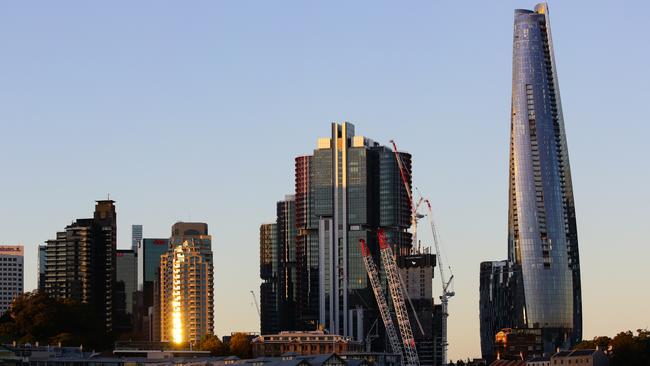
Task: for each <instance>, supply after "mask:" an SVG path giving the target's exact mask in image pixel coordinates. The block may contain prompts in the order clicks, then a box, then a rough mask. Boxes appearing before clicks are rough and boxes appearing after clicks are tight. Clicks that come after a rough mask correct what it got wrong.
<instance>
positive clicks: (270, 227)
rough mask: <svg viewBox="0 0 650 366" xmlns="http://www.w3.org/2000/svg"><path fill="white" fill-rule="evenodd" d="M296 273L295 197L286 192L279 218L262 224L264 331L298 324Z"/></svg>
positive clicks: (264, 332) (261, 258)
mask: <svg viewBox="0 0 650 366" xmlns="http://www.w3.org/2000/svg"><path fill="white" fill-rule="evenodd" d="M296 274H297V270H296V200H295V197H294V196H293V195H287V196H285V198H284V200H282V201H278V203H277V205H276V222H275V223H274V224H263V225H262V226H261V227H260V277H261V278H262V280H264V282H263V283H262V285H261V286H260V293H261V303H262V309H261V319H260V320H261V324H260V329H261V332H262V334H275V333H277V332H279V331H282V330H295V329H296V328H297V327H298V325H297V317H296V300H297V297H296V296H297V291H296Z"/></svg>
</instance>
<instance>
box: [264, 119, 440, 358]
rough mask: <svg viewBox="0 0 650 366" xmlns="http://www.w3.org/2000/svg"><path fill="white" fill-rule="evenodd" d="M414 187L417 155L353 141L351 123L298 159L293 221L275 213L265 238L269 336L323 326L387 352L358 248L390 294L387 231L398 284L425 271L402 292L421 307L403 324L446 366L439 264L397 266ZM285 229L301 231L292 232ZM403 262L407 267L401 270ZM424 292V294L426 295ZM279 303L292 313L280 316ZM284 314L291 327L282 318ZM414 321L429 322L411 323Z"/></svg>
mask: <svg viewBox="0 0 650 366" xmlns="http://www.w3.org/2000/svg"><path fill="white" fill-rule="evenodd" d="M393 146H394V144H393ZM410 187H411V155H410V154H408V153H405V152H398V151H397V149H396V147H394V148H393V149H391V148H390V147H387V146H383V145H381V144H379V143H377V142H375V141H373V140H372V139H369V138H367V137H364V136H359V135H356V134H355V128H354V126H353V125H352V124H350V123H342V124H338V123H333V124H332V125H331V135H330V137H326V138H320V139H318V142H317V146H316V149H315V150H314V151H313V154H310V155H304V156H299V157H297V158H296V159H295V192H294V194H293V195H291V196H288V197H291V210H289V211H292V213H293V216H292V217H290V218H289V217H287V212H289V211H287V210H279V209H278V210H277V219H276V222H275V223H274V224H270V225H263V226H262V227H261V230H260V233H261V234H260V258H261V268H260V269H261V273H260V274H261V277H262V279H263V280H264V283H263V284H262V286H261V288H260V290H261V301H260V303H261V311H260V313H261V329H262V330H263V332H262V333H263V334H264V330H268V331H271V330H272V331H273V333H276V332H278V331H285V330H305V331H311V330H315V329H318V328H322V329H324V330H326V331H327V332H329V333H331V334H337V335H341V336H343V337H347V338H349V339H351V340H353V341H356V342H363V343H364V344H365V345H366V349H367V350H368V351H387V350H390V349H391V346H389V343H390V340H389V337H388V334H387V329H386V323H385V321H384V319H382V317H381V309H380V308H381V307H380V306H379V305H378V302H377V297H376V294H375V293H374V290H373V287H372V284H371V279H370V277H369V274H368V272H367V271H366V268H365V264H364V257H363V256H362V254H361V252H360V248H359V244H358V243H359V240H363V241H364V242H365V243H366V245H367V250H368V253H369V255H370V257H371V258H372V261H373V263H377V267H378V273H379V275H378V276H377V281H378V285H379V287H380V288H381V290H382V291H383V292H384V293H385V294H388V293H389V290H391V288H390V281H391V280H390V276H389V275H388V270H387V268H386V266H385V262H384V260H383V259H381V258H382V254H381V253H382V251H381V245H380V240H378V233H379V232H383V234H384V235H385V240H386V242H389V243H390V249H391V253H393V254H391V258H392V260H393V261H395V268H394V276H395V284H397V282H398V280H399V278H400V277H404V276H410V275H411V273H413V276H414V278H415V277H416V275H415V272H417V279H418V280H419V279H420V277H419V276H420V271H424V272H426V275H425V278H423V279H422V281H420V282H419V283H415V282H412V283H410V285H406V286H407V288H406V289H401V290H400V291H405V292H407V293H409V291H411V289H412V291H413V294H412V295H413V296H411V295H409V298H410V297H413V299H412V300H415V301H413V302H414V306H413V307H411V308H409V309H410V310H406V307H405V308H404V309H403V310H404V311H403V313H404V314H403V315H404V316H403V319H402V320H404V321H407V322H409V327H410V324H413V327H412V328H413V334H411V336H412V337H415V341H416V342H417V343H421V344H422V347H421V348H422V350H419V351H418V353H419V354H421V355H422V364H426V365H433V364H434V354H436V351H435V349H436V348H437V349H438V350H439V352H438V353H437V354H438V355H439V356H440V359H441V360H444V359H445V357H444V352H445V350H446V346H445V345H446V340H445V337H442V336H440V337H438V338H436V335H435V334H434V327H435V325H436V324H438V323H437V322H436V319H435V318H434V316H435V314H436V313H435V312H434V310H435V305H434V301H433V293H432V279H433V270H434V267H435V260H436V256H435V255H433V254H421V255H422V258H421V259H418V261H417V262H418V263H419V264H418V265H417V266H408V265H407V262H404V260H403V259H400V258H401V257H402V256H410V255H412V254H413V253H414V250H413V249H414V245H413V243H414V241H415V240H414V237H413V233H414V232H415V231H414V229H415V228H414V225H413V221H414V212H415V209H414V206H415V205H414V204H413V199H412V195H411V192H410ZM281 203H282V201H281V202H279V203H278V204H281ZM283 207H284V206H283ZM287 223H290V224H291V225H294V226H293V227H287V226H286V224H287ZM287 235H289V236H287ZM396 258H397V259H396ZM412 258H415V257H412ZM397 261H399V263H400V264H403V265H401V266H400V268H401V269H398V266H397V264H396V263H397ZM422 288H427V289H425V290H423V293H422V291H420V290H421V289H422ZM391 291H392V290H391ZM416 295H417V296H416ZM282 304H284V305H286V307H285V308H292V309H293V308H294V307H295V311H291V312H288V311H283V310H282V309H283V305H282ZM388 304H389V306H390V310H389V311H390V312H391V316H390V317H391V318H395V319H396V320H397V321H398V322H399V321H400V319H399V316H397V313H398V312H399V311H398V309H397V308H396V304H395V301H394V299H393V301H389V302H388ZM445 309H446V308H445ZM414 310H415V313H414ZM408 312H410V314H407V313H408ZM443 313H445V314H446V310H445V311H441V312H439V316H441V317H442V319H444V318H445V317H444V316H443V315H442V314H443ZM287 314H291V315H293V319H286V318H283V317H284V316H286V315H287ZM414 314H417V315H418V317H417V319H419V318H420V317H421V318H422V319H423V320H421V321H423V322H424V323H425V324H424V325H422V326H420V325H419V324H418V325H415V324H416V320H413V321H410V320H409V318H414ZM420 315H421V316H420ZM442 323H443V322H442V321H441V322H440V324H439V325H440V327H438V328H435V329H437V330H439V332H442V331H443V330H444V328H445V327H444V326H443V325H442ZM444 324H446V322H444ZM401 331H402V329H401V328H400V332H401ZM436 339H438V347H436V346H435V344H436V341H435V340H436ZM402 347H403V346H402ZM407 347H408V346H407ZM415 348H416V347H415V346H413V350H415ZM395 353H401V351H399V352H397V351H396V352H395ZM437 364H442V362H439V363H437Z"/></svg>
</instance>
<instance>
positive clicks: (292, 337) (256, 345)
mask: <svg viewBox="0 0 650 366" xmlns="http://www.w3.org/2000/svg"><path fill="white" fill-rule="evenodd" d="M252 346H253V357H278V356H282V355H285V354H287V353H293V354H298V355H317V354H325V353H339V354H340V353H348V352H349V353H354V352H363V351H364V345H363V343H361V342H355V341H353V340H351V339H350V338H348V337H342V336H339V335H335V334H328V333H325V332H323V331H320V330H316V331H308V332H307V331H306V332H291V331H287V332H280V333H278V334H269V335H261V336H259V337H257V338H255V339H254V340H253V342H252Z"/></svg>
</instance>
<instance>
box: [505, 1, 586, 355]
mask: <svg viewBox="0 0 650 366" xmlns="http://www.w3.org/2000/svg"><path fill="white" fill-rule="evenodd" d="M512 75H513V80H512V113H511V127H510V131H511V139H510V181H509V186H510V187H509V196H510V197H509V212H508V260H509V261H510V262H512V263H513V266H514V269H515V273H516V274H517V275H518V276H520V279H518V280H517V286H520V287H521V289H520V290H518V291H520V293H521V294H523V296H520V297H517V303H516V304H515V309H514V312H515V314H516V315H515V316H516V317H517V318H520V319H521V322H520V323H518V324H513V326H512V327H513V328H541V329H542V337H543V341H544V349H545V351H547V353H550V352H552V351H553V350H555V349H556V347H561V348H568V347H569V346H571V345H572V344H575V343H576V342H577V341H579V340H580V338H581V337H582V311H581V308H582V306H581V295H580V263H579V256H578V235H577V230H576V218H575V205H574V199H573V188H572V184H571V170H570V168H569V155H568V149H567V143H566V134H565V129H564V120H563V116H562V105H561V101H560V92H559V85H558V77H557V70H556V64H555V57H554V53H553V41H552V38H551V28H550V23H549V16H548V7H547V5H546V4H538V5H537V6H536V7H535V10H532V11H531V10H521V9H518V10H515V21H514V39H513V72H512Z"/></svg>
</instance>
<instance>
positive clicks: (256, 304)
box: [251, 290, 262, 321]
mask: <svg viewBox="0 0 650 366" xmlns="http://www.w3.org/2000/svg"><path fill="white" fill-rule="evenodd" d="M251 296H253V302H254V303H255V309H257V316H259V317H260V321H261V319H262V313H261V312H260V305H259V304H258V303H257V297H256V296H255V292H253V290H251Z"/></svg>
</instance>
